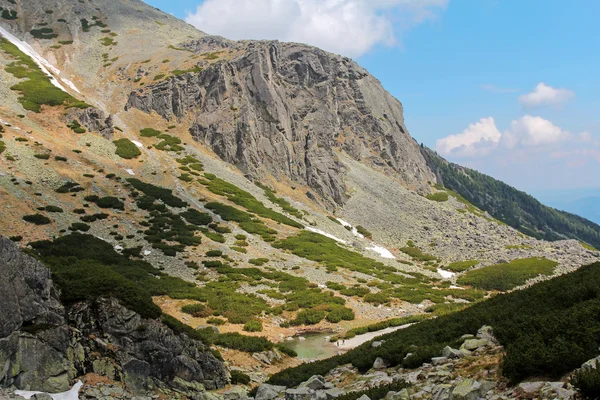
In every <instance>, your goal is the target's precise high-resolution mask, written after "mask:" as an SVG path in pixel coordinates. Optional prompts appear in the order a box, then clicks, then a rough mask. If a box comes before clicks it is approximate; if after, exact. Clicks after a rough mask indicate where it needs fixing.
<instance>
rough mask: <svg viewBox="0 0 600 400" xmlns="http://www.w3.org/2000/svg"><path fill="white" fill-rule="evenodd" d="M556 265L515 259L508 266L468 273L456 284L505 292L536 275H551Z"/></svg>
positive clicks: (490, 267) (540, 260)
mask: <svg viewBox="0 0 600 400" xmlns="http://www.w3.org/2000/svg"><path fill="white" fill-rule="evenodd" d="M556 265H558V263H557V262H556V261H552V260H548V259H546V258H536V257H533V258H525V259H517V260H512V261H511V262H510V263H508V264H496V265H491V266H488V267H483V268H478V269H475V270H472V271H469V272H467V273H466V274H464V275H463V276H461V277H460V278H459V279H458V281H457V282H458V283H459V284H461V285H468V286H474V287H476V288H479V289H484V290H499V291H507V290H510V289H513V288H515V287H517V286H520V285H523V284H525V282H527V281H528V280H529V279H531V278H535V277H536V276H538V275H551V274H552V273H553V272H554V267H556Z"/></svg>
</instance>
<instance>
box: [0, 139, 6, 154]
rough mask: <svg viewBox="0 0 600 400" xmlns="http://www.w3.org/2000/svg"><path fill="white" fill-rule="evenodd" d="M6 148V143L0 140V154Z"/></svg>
mask: <svg viewBox="0 0 600 400" xmlns="http://www.w3.org/2000/svg"><path fill="white" fill-rule="evenodd" d="M4 150H6V143H4V142H3V141H2V140H0V154H2V153H3V152H4Z"/></svg>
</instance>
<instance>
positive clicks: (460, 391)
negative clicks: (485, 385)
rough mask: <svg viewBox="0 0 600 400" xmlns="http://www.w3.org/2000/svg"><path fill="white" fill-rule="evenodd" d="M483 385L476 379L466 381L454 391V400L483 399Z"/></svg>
mask: <svg viewBox="0 0 600 400" xmlns="http://www.w3.org/2000/svg"><path fill="white" fill-rule="evenodd" d="M480 388H481V384H480V383H479V382H477V381H476V380H474V379H464V380H462V381H460V382H459V383H458V384H457V385H456V386H455V387H454V389H452V400H476V399H479V398H480V397H481V394H480Z"/></svg>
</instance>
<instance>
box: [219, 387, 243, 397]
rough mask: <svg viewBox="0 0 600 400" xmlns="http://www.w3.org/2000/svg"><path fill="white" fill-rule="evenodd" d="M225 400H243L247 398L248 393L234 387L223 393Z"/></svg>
mask: <svg viewBox="0 0 600 400" xmlns="http://www.w3.org/2000/svg"><path fill="white" fill-rule="evenodd" d="M223 398H224V399H225V400H245V399H247V398H248V393H246V390H244V388H242V387H241V386H234V387H232V388H231V389H229V390H228V391H226V392H223Z"/></svg>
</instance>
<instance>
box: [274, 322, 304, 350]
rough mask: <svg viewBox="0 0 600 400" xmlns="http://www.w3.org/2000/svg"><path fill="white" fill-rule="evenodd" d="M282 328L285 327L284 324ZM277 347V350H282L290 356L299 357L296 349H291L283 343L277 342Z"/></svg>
mask: <svg viewBox="0 0 600 400" xmlns="http://www.w3.org/2000/svg"><path fill="white" fill-rule="evenodd" d="M282 328H283V326H282ZM275 348H277V350H279V351H281V352H282V353H283V354H285V355H288V356H290V357H298V353H296V351H295V350H294V349H290V348H289V347H287V346H286V345H285V344H283V343H277V344H276V345H275Z"/></svg>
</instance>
